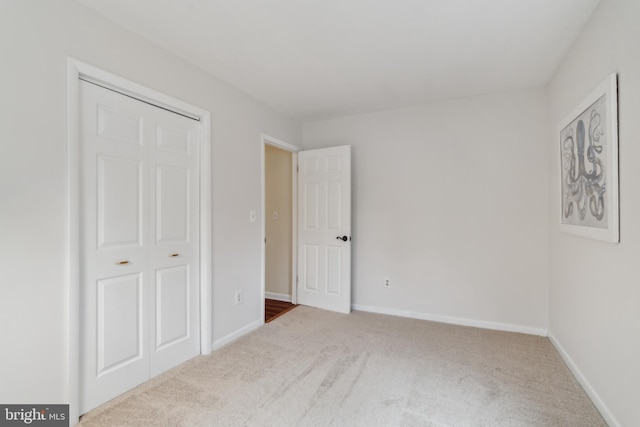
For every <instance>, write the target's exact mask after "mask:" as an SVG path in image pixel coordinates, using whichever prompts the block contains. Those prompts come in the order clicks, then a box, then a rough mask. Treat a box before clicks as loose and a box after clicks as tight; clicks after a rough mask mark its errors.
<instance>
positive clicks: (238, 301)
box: [236, 291, 242, 305]
mask: <svg viewBox="0 0 640 427" xmlns="http://www.w3.org/2000/svg"><path fill="white" fill-rule="evenodd" d="M240 304H242V291H236V305H240Z"/></svg>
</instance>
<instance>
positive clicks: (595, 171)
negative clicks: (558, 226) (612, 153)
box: [560, 96, 607, 228]
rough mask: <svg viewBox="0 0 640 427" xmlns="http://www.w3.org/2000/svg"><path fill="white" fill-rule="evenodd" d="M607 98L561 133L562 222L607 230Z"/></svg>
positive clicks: (597, 102)
mask: <svg viewBox="0 0 640 427" xmlns="http://www.w3.org/2000/svg"><path fill="white" fill-rule="evenodd" d="M605 105H606V99H605V96H602V97H601V98H600V99H598V100H597V101H596V102H594V103H593V104H592V105H591V106H590V107H589V108H588V109H587V110H585V111H584V112H583V113H582V114H580V115H579V116H578V117H577V118H576V119H575V120H574V121H572V122H571V123H570V124H569V125H568V126H567V127H565V128H564V129H562V131H561V132H560V138H561V153H562V159H561V160H562V222H563V223H564V224H573V225H582V226H588V227H598V228H606V227H607V211H606V209H605V206H606V197H607V182H606V171H605V167H606V166H605V165H606V164H607V163H606V156H607V152H606V150H605V147H606V141H605V135H606V134H605V129H604V123H605V119H606V117H604V115H605Z"/></svg>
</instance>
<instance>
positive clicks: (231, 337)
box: [211, 320, 264, 351]
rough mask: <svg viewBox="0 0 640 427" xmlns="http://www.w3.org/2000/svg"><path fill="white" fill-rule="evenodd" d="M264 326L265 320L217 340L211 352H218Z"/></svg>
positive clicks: (257, 321) (212, 345)
mask: <svg viewBox="0 0 640 427" xmlns="http://www.w3.org/2000/svg"><path fill="white" fill-rule="evenodd" d="M262 325H264V320H256V321H255V322H253V323H250V324H248V325H247V326H245V327H243V328H240V329H238V330H237V331H235V332H232V333H230V334H229V335H227V336H224V337H222V338H220V339H218V340H215V341H214V342H213V344H211V351H214V350H217V349H219V348H220V347H224V346H225V345H227V344H229V343H230V342H232V341H235V340H237V339H238V338H240V337H241V336H243V335H246V334H248V333H249V332H253V331H255V330H256V329H258V328H259V327H260V326H262Z"/></svg>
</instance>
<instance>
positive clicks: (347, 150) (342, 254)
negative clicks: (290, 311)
mask: <svg viewBox="0 0 640 427" xmlns="http://www.w3.org/2000/svg"><path fill="white" fill-rule="evenodd" d="M297 258H298V295H297V297H298V304H303V305H308V306H312V307H317V308H322V309H325V310H331V311H337V312H340V313H349V312H350V311H351V147H350V146H341V147H332V148H325V149H319V150H308V151H300V152H298V257H297Z"/></svg>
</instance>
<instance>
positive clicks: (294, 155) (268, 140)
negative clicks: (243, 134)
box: [260, 133, 302, 323]
mask: <svg viewBox="0 0 640 427" xmlns="http://www.w3.org/2000/svg"><path fill="white" fill-rule="evenodd" d="M267 144H268V145H271V146H274V147H276V148H279V149H281V150H285V151H289V152H290V153H291V192H292V193H291V227H292V230H291V251H292V254H291V302H292V303H293V304H297V303H298V288H297V283H296V277H297V276H298V262H297V259H298V258H297V257H298V190H297V189H298V180H297V176H298V174H297V172H296V168H297V166H298V151H302V148H300V147H298V146H295V145H293V144H289V143H288V142H285V141H282V140H281V139H278V138H275V137H273V136H269V135H267V134H265V133H263V134H261V135H260V168H261V171H262V173H261V174H260V180H261V182H262V184H261V185H262V189H261V197H262V205H261V213H262V224H261V227H262V234H261V236H262V245H261V246H260V247H261V249H260V252H261V253H260V260H261V264H262V265H261V275H260V282H261V283H260V292H261V298H262V301H264V298H265V295H266V283H265V274H266V251H265V239H266V238H267V234H266V233H267V228H266V205H265V203H266V201H265V185H266V182H265V181H266V180H265V167H264V160H265V158H264V146H265V145H267ZM260 319H261V321H262V323H264V304H260Z"/></svg>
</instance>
